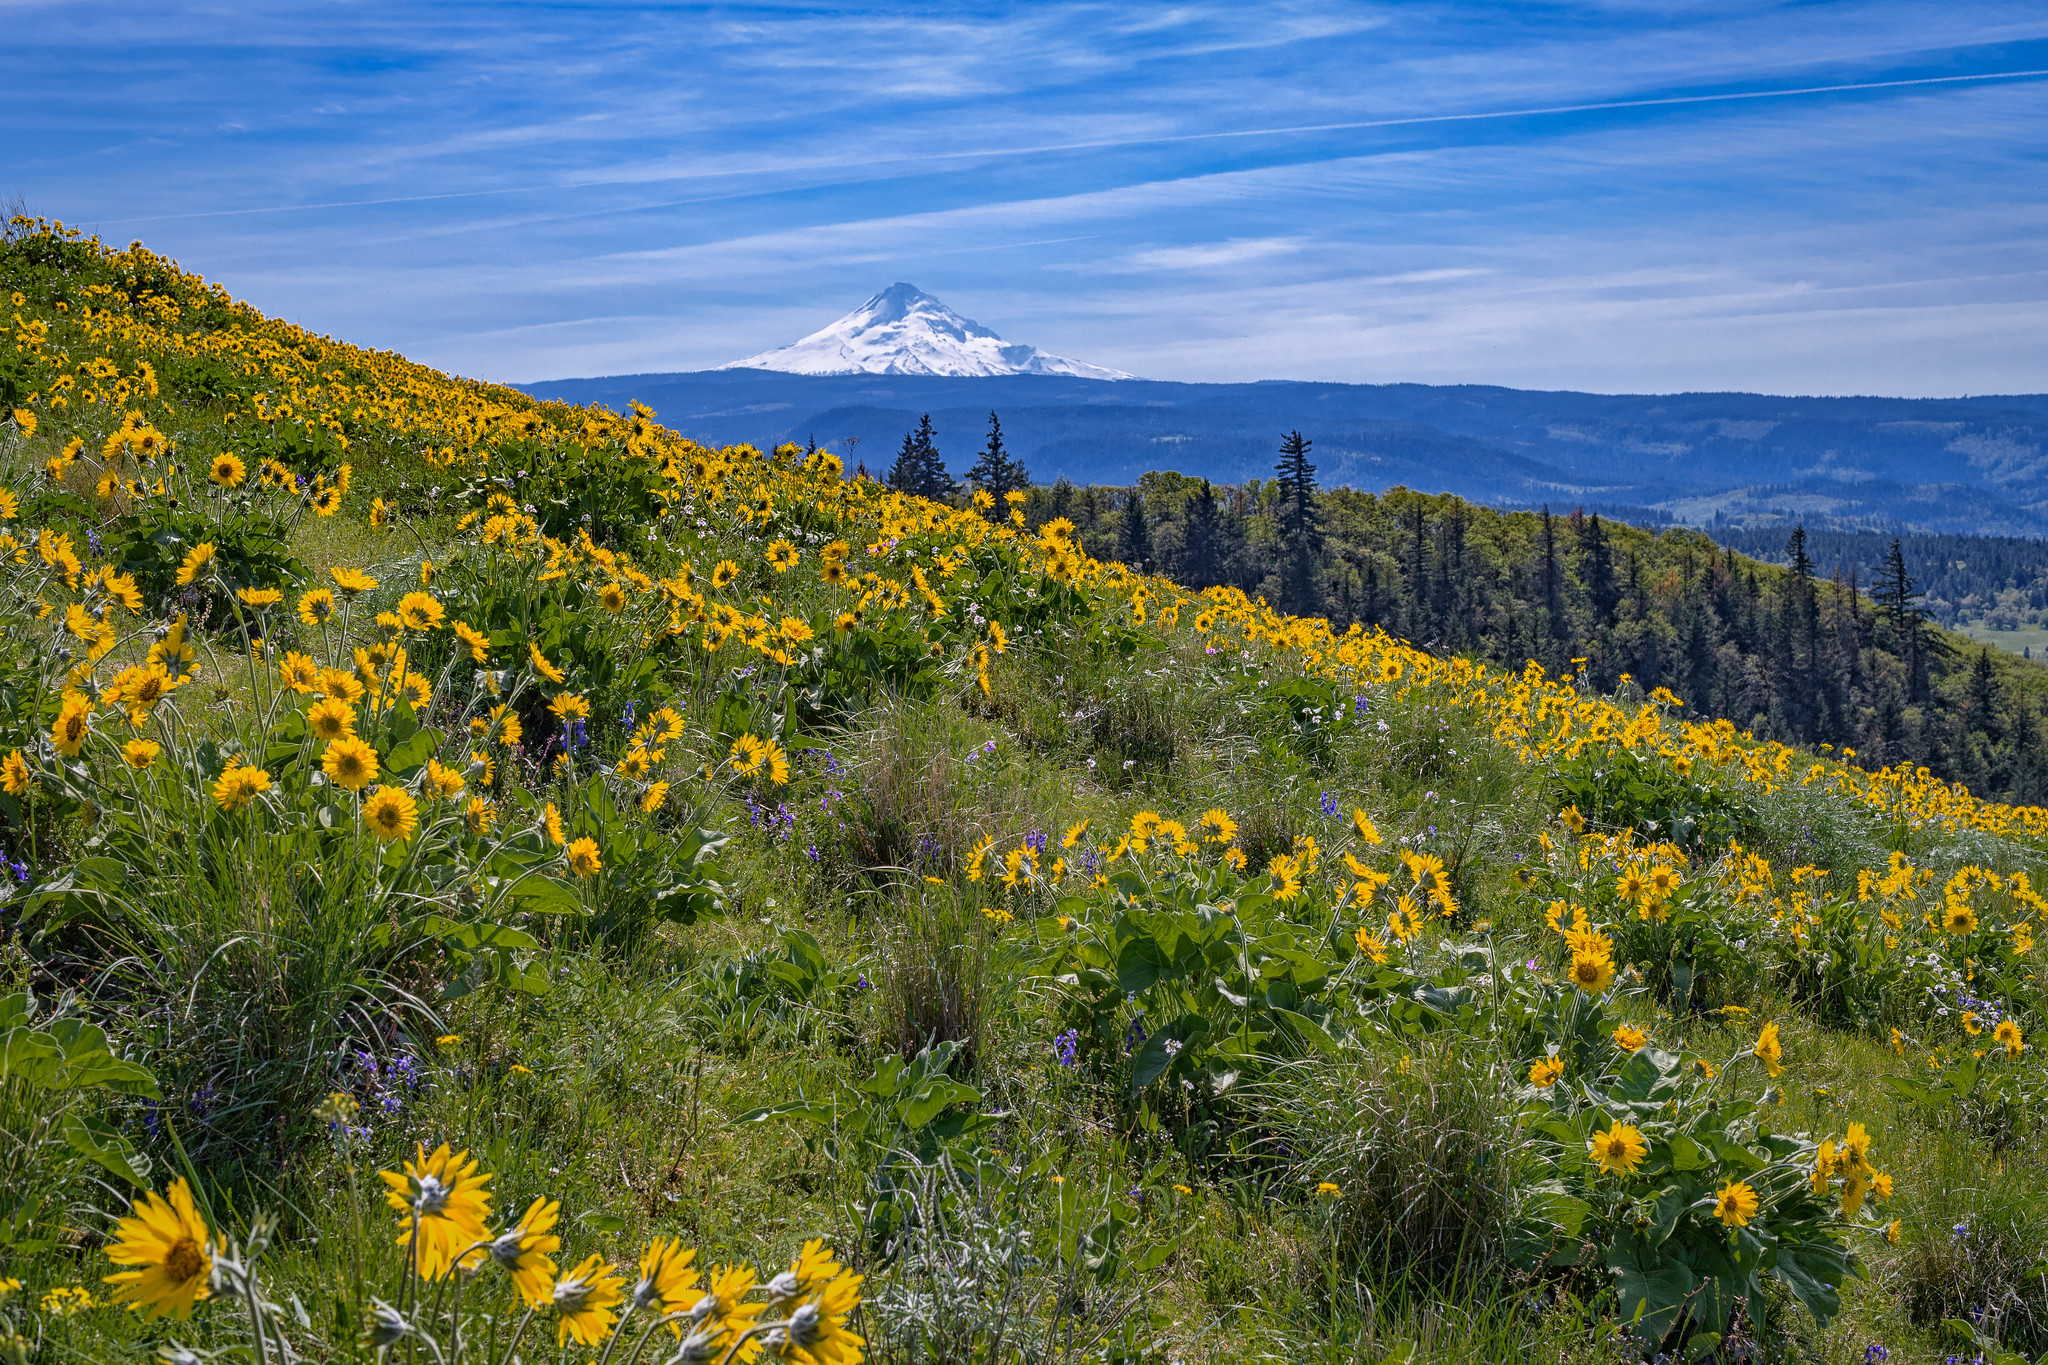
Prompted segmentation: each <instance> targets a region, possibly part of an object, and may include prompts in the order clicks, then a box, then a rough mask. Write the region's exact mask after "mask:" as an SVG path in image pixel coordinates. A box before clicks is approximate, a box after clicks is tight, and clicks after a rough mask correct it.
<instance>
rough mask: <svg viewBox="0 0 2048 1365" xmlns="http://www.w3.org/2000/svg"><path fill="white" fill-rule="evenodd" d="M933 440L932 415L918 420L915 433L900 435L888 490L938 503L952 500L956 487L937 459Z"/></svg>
mask: <svg viewBox="0 0 2048 1365" xmlns="http://www.w3.org/2000/svg"><path fill="white" fill-rule="evenodd" d="M936 437H937V433H936V432H934V431H933V430H932V415H931V414H930V413H926V414H925V415H924V416H922V417H920V418H918V419H917V429H916V430H915V431H911V432H906V433H905V434H904V437H903V448H902V449H901V450H900V451H898V452H897V453H896V463H895V464H893V465H891V466H890V467H889V487H891V488H893V489H895V490H896V491H897V492H899V493H912V494H915V495H916V496H918V497H920V498H932V499H935V500H937V501H940V502H944V501H945V500H946V499H948V498H950V497H952V496H953V492H954V489H955V487H956V485H955V484H954V482H953V476H952V475H951V474H949V473H947V472H946V462H945V461H944V460H943V459H941V458H940V457H939V446H938V441H937V439H936Z"/></svg>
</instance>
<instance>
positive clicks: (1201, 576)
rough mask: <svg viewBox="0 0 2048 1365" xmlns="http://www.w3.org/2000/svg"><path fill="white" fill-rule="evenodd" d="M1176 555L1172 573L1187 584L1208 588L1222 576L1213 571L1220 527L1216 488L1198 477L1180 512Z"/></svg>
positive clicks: (1219, 546) (1217, 561)
mask: <svg viewBox="0 0 2048 1365" xmlns="http://www.w3.org/2000/svg"><path fill="white" fill-rule="evenodd" d="M1180 528H1181V529H1180V555H1179V559H1178V562H1176V564H1175V565H1174V573H1175V575H1176V576H1177V577H1178V578H1179V579H1180V581H1181V582H1183V583H1185V584H1187V586H1189V587H1191V588H1212V587H1215V586H1216V585H1217V584H1218V583H1220V582H1222V579H1221V578H1219V577H1218V576H1217V575H1218V573H1219V571H1220V570H1221V567H1222V564H1221V560H1220V558H1219V551H1221V550H1222V548H1223V546H1222V544H1221V540H1222V532H1223V527H1222V523H1221V519H1220V517H1219V516H1218V514H1217V509H1216V488H1215V486H1214V485H1213V484H1211V483H1210V482H1209V481H1208V480H1207V479H1204V480H1202V488H1201V491H1200V492H1198V493H1196V494H1194V495H1193V496H1191V497H1190V498H1189V499H1188V501H1187V506H1186V508H1185V509H1183V510H1182V512H1181V519H1180Z"/></svg>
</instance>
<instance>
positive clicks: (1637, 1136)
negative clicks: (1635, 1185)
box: [1586, 1123, 1650, 1175]
mask: <svg viewBox="0 0 2048 1365" xmlns="http://www.w3.org/2000/svg"><path fill="white" fill-rule="evenodd" d="M1586 1147H1587V1150H1588V1151H1589V1152H1590V1153H1591V1154H1592V1157H1593V1160H1595V1161H1597V1162H1598V1163H1600V1173H1601V1174H1602V1175H1633V1174H1634V1173H1635V1169H1636V1167H1638V1166H1640V1165H1642V1164H1643V1158H1644V1157H1646V1156H1648V1155H1649V1154H1650V1144H1649V1143H1647V1142H1645V1141H1644V1140H1643V1134H1642V1130H1641V1129H1639V1128H1637V1127H1636V1126H1635V1125H1634V1124H1632V1123H1617V1124H1615V1125H1614V1126H1613V1127H1612V1128H1609V1129H1608V1130H1607V1131H1606V1132H1604V1133H1595V1134H1594V1135H1593V1138H1592V1140H1591V1141H1590V1142H1588V1143H1587V1144H1586Z"/></svg>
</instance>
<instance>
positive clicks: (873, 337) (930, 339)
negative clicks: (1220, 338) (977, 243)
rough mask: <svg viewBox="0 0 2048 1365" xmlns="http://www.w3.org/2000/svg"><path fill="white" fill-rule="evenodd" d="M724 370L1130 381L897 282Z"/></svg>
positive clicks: (1128, 376)
mask: <svg viewBox="0 0 2048 1365" xmlns="http://www.w3.org/2000/svg"><path fill="white" fill-rule="evenodd" d="M718 368H720V369H721V370H782V371H784V372H786V373H789V374H918V375H942V376H946V377H949V378H982V377H986V376H989V375H1002V374H1058V375H1067V376H1070V377H1072V378H1075V379H1129V378H1131V376H1130V375H1127V374H1125V373H1124V372H1123V371H1122V370H1109V369H1104V368H1103V367H1102V366H1100V365H1089V364H1085V363H1083V362H1081V361H1079V360H1068V359H1067V358H1066V357H1065V356H1057V355H1048V354H1047V353H1046V352H1044V351H1041V350H1039V349H1038V348H1037V347H1036V346H1025V345H1021V344H1014V343H1011V342H1006V341H1004V340H1003V339H1002V338H1001V337H999V336H997V335H996V334H995V333H994V332H991V331H990V330H989V329H988V328H986V327H984V326H982V325H981V324H980V323H978V322H975V321H973V320H971V319H968V318H963V317H961V316H960V315H959V314H958V313H956V312H954V311H953V310H952V309H950V308H948V307H946V305H945V304H943V303H940V302H939V301H938V300H937V299H935V298H933V297H932V296H931V295H930V294H927V293H925V292H924V291H923V290H922V289H919V288H918V287H917V286H916V285H914V284H903V283H897V284H892V285H890V286H889V287H888V288H887V289H884V290H883V291H882V292H881V293H879V294H877V295H875V296H874V297H873V298H871V299H869V300H868V301H867V302H866V303H864V304H862V305H861V306H860V307H858V308H856V309H854V310H853V311H852V312H851V313H848V314H847V315H846V316H845V317H843V318H841V319H839V321H837V322H835V323H833V324H832V325H831V326H830V327H825V328H821V329H820V330H818V331H815V332H813V333H811V334H810V335H809V336H807V337H805V338H803V340H801V341H793V342H791V343H790V344H789V345H787V346H783V347H779V348H777V349H776V350H773V351H763V352H761V353H760V354H759V355H750V356H748V357H746V358H745V359H744V360H735V361H733V362H732V363H731V364H728V365H721V366H719V367H718Z"/></svg>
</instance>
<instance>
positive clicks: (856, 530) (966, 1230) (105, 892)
mask: <svg viewBox="0 0 2048 1365" xmlns="http://www.w3.org/2000/svg"><path fill="white" fill-rule="evenodd" d="M0 302H4V303H5V304H6V307H5V309H4V315H5V319H6V325H5V327H4V329H0V416H4V421H0V577H4V591H0V859H4V862H5V869H4V878H0V935H4V949H0V1359H4V1360H8V1361H28V1360H48V1361H58V1360H94V1361H97V1360H120V1359H137V1360H140V1359H146V1358H161V1359H168V1360H174V1361H201V1360H212V1359H237V1360H252V1359H253V1360H257V1361H264V1362H284V1361H289V1360H299V1359H307V1360H373V1359H401V1358H402V1359H404V1360H406V1361H408V1362H414V1361H424V1360H432V1361H435V1362H437V1363H443V1362H451V1361H454V1360H457V1359H463V1360H471V1361H512V1360H524V1361H541V1360H548V1361H558V1360H565V1361H577V1362H583V1361H598V1362H610V1361H613V1360H617V1361H619V1362H621V1363H622V1365H623V1363H624V1362H634V1361H640V1360H647V1361H671V1362H725V1361H755V1360H764V1359H787V1360H795V1361H801V1362H805V1363H806V1365H851V1363H852V1362H857V1361H861V1360H863V1359H866V1360H886V1361H962V1360H987V1361H1050V1360H1115V1361H1136V1360H1162V1361H1164V1360H1188V1361H1194V1360H1205V1361H1206V1360H1216V1361H1224V1360H1333V1361H1334V1360H1354V1359H1355V1360H1371V1361H1378V1360H1389V1359H1391V1360H1415V1361H1421V1360H1439V1359H1441V1360H1503V1361H1505V1360H1515V1361H1520V1360H1523V1359H1526V1358H1532V1353H1538V1354H1540V1355H1541V1357H1542V1358H1543V1359H1545V1360H1549V1359H1556V1360H1558V1361H1561V1362H1563V1361H1622V1360H1635V1359H1642V1358H1650V1357H1661V1358H1663V1359H1667V1360H1681V1359H1683V1360H1701V1359H1719V1360H1730V1361H1735V1360H1741V1361H1766V1360H1826V1361H1842V1362H1849V1361H1863V1362H1866V1365H1870V1363H1871V1362H1877V1361H1881V1360H1899V1361H1906V1360H1917V1359H1925V1360H1935V1359H1943V1360H1945V1359H1948V1358H1950V1357H1956V1358H1959V1359H1975V1358H1978V1357H1980V1356H1981V1357H1982V1358H1983V1359H1984V1360H1986V1361H1994V1362H2004V1361H2008V1360H2033V1359H2035V1358H2036V1357H2037V1356H2039V1355H2040V1354H2042V1353H2043V1352H2048V1181H2044V1179H2043V1177H2044V1174H2048V1159H2044V1157H2043V1155H2042V1153H2041V1149H2040V1141H2039V1139H2040V1134H2041V1115H2042V1105H2043V1101H2044V1092H2048V1074H2044V1071H2043V1068H2042V1066H2041V1064H2040V1061H2039V1054H2038V1050H2037V1047H2036V1044H2035V1041H2034V1035H2035V1032H2036V1030H2037V1028H2038V1026H2039V1024H2040V1021H2041V1019H2042V1006H2043V1001H2042V994H2041V989H2040V986H2039V983H2038V981H2037V980H2036V974H2035V971H2034V963H2035V958H2034V956H2033V953H2034V948H2035V946H2036V936H2037V933H2038V932H2039V927H2038V926H2039V921H2040V918H2041V916H2042V913H2043V911H2044V909H2048V902H2044V900H2043V892H2042V891H2037V890H2036V884H2037V883H2040V884H2042V886H2043V887H2044V888H2048V880H2044V878H2048V812H2044V811H2041V810H2038V809H2016V808H2011V807H2002V806H1993V805H1987V804H1985V803H1983V802H1980V801H1978V800H1976V799H1974V798H1972V797H1971V796H1969V795H1968V794H1967V793H1966V792H1964V791H1963V790H1961V789H1960V788H1956V787H1951V786H1948V785H1945V784H1942V783H1940V782H1937V781H1934V780H1932V779H1930V778H1929V777H1928V775H1927V774H1926V773H1925V772H1913V771H1905V770H1893V771H1886V772H1876V773H1873V772H1866V771H1863V770H1860V769H1858V768H1855V767H1852V766H1848V765H1847V764H1845V763H1843V762H1840V761H1838V760H1837V759H1836V758H1834V757H1831V756H1828V755H1816V754H1810V753H1805V752H1801V751H1796V750H1792V749H1788V748H1784V747H1782V746H1778V745H1773V744H1764V743H1759V742H1756V741H1754V740H1752V739H1751V738H1749V737H1748V736H1746V735H1743V734H1741V733H1738V732H1737V731H1736V730H1734V728H1733V727H1732V726H1730V725H1728V724H1727V723H1726V722H1717V723H1712V724H1700V723H1693V722H1691V721H1689V720H1688V719H1687V718H1686V717H1685V716H1684V715H1683V714H1682V712H1681V709H1680V708H1679V707H1678V706H1677V705H1676V703H1675V700H1674V699H1673V698H1671V697H1670V696H1669V695H1668V694H1663V693H1653V694H1650V695H1647V696H1644V695H1634V694H1631V695H1622V696H1599V695H1591V694H1588V693H1586V692H1583V691H1582V690H1581V689H1580V688H1579V686H1578V685H1577V679H1576V678H1575V677H1573V676H1565V677H1554V676H1546V675H1545V674H1544V672H1543V671H1542V670H1541V669H1539V668H1537V667H1536V666H1535V665H1533V664H1532V665H1530V666H1529V667H1528V668H1527V669H1526V670H1524V671H1521V672H1501V671H1498V670H1495V669H1491V668H1488V667H1486V666H1483V665H1480V664H1477V663H1474V662H1471V661H1469V660H1465V659H1458V658H1441V657H1433V656H1431V655H1428V654H1425V653H1422V652H1419V651H1417V650H1415V649H1413V648H1411V647H1410V646H1408V645H1406V644H1404V643H1402V642H1400V641H1396V640H1393V639H1389V638H1387V637H1385V636H1383V635H1378V634H1365V633H1361V632H1359V631H1356V630H1354V631H1352V632H1351V633H1349V634H1344V635H1337V634H1333V633H1332V632H1331V631H1330V629H1329V628H1328V626H1327V625H1326V624H1325V623H1323V622H1320V621H1310V620H1301V619H1297V618H1292V617H1284V616H1278V615H1276V614H1274V613H1273V612H1272V611H1270V610H1268V609H1267V608H1266V607H1265V606H1264V605H1263V604H1262V603H1260V602H1257V601H1252V600H1247V599H1246V598H1245V597H1244V596H1243V595H1242V594H1240V593H1237V592H1234V591H1229V590H1222V589H1211V590H1208V591H1205V592H1201V593H1191V592H1188V591H1185V590H1183V589H1180V588H1178V587H1177V586H1176V585H1175V584H1173V583H1172V582H1169V581H1166V580H1163V579H1159V578H1153V577H1145V576H1140V575H1136V574H1133V573H1131V572H1129V571H1127V570H1126V569H1125V568H1124V567H1123V566H1121V565H1118V564H1111V563H1102V562H1099V561H1097V560H1095V559H1093V558H1091V557H1089V556H1088V555H1087V554H1085V553H1083V552H1082V551H1081V550H1080V549H1079V548H1078V547H1077V545H1076V544H1075V542H1074V540H1073V538H1072V536H1071V531H1072V528H1071V527H1069V526H1067V525H1065V524H1064V523H1063V522H1061V521H1059V520H1052V521H1050V522H1046V523H1043V524H1036V523H1034V521H1033V519H1032V518H1031V517H1029V516H1028V515H1027V514H1026V500H1025V499H1023V498H1022V496H1021V495H1019V496H1018V497H1016V498H1013V499H1012V500H1010V501H1008V502H1005V503H997V502H995V501H993V500H991V499H989V498H987V497H986V496H984V495H977V496H976V497H975V498H973V499H971V500H969V501H968V502H967V503H966V504H965V505H962V506H946V505H940V504H935V503H931V502H926V501H921V500H917V499H912V498H907V497H903V496H900V495H897V494H894V493H892V492H890V491H888V490H887V489H885V488H883V487H882V486H880V485H878V484H876V483H874V482H873V481H871V480H867V479H857V478H849V477H848V475H847V472H846V470H845V469H844V467H843V466H842V464H841V462H840V461H839V459H838V458H836V457H835V456H834V455H833V454H832V453H831V452H829V451H825V450H803V449H798V448H795V447H783V448H781V449H777V450H774V451H769V452H763V451H759V450H755V449H753V448H751V447H745V446H741V447H729V448H723V449H711V448H707V447H704V446H701V445H698V444H696V443H694V442H692V441H691V440H689V439H688V437H687V436H686V435H684V434H681V433H677V432H674V431H670V430H668V429H667V428H665V427H663V426H661V425H660V424H659V423H658V422H657V421H656V420H655V417H656V415H655V414H654V413H652V412H649V411H647V410H645V409H642V408H635V409H634V410H632V411H630V412H627V413H625V414H619V413H613V412H609V411H603V410H590V409H578V408H570V407H566V406H563V405H559V404H549V403H541V402H537V401H534V400H532V399H529V398H527V397H526V396H524V395H522V394H520V393H518V392H516V391H513V390H509V389H505V388H500V387H496V386H492V385H487V384H481V383H475V382H470V381H465V380H459V379H453V378H450V377H448V376H445V375H441V374H438V373H435V372H433V371H430V370H427V369H425V368H423V367H420V366H417V365H413V364H411V363H409V362H407V361H405V360H403V359H401V358H400V357H397V356H393V355H389V354H385V353H378V352H372V351H366V350H361V349H358V348H355V347H352V346H348V345H346V344H344V343H341V342H337V341H334V340H332V339H329V338H324V337H317V336H313V335H310V334H308V333H305V332H303V331H301V330H299V329H297V328H294V327H291V326H288V325H285V324H282V323H279V322H276V321H273V320H270V319H267V318H265V317H263V316H262V315H261V314H260V313H259V312H257V311H256V310H255V309H254V308H252V307H250V306H249V305H247V304H244V303H240V302H237V301H235V300H233V299H231V298H230V297H229V296H228V295H227V294H226V292H225V291H224V290H222V289H221V288H219V287H218V286H214V285H208V284H206V283H205V282H204V281H203V280H201V279H200V278H198V277H197V276H194V275H192V274H189V273H187V272H185V271H183V270H182V269H181V268H180V267H178V266H177V265H176V263H174V262H171V261H169V260H166V259H164V258H162V257H159V256H156V255H154V254H152V253H150V252H149V251H147V250H146V249H144V248H143V247H142V246H140V245H139V244H137V245H134V246H131V247H129V248H127V249H126V250H117V249H114V248H111V247H109V246H107V245H105V244H103V243H101V242H99V241H97V240H94V239H90V238H85V237H82V236H81V235H79V234H78V233H76V232H74V231H72V230H70V229H66V228H64V227H62V226H60V225H56V224H51V223H47V222H43V221H41V220H27V219H17V220H15V221H14V222H13V223H12V224H11V225H10V227H9V229H8V233H7V236H6V239H5V242H4V244H0Z"/></svg>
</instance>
